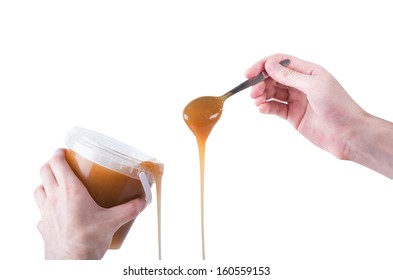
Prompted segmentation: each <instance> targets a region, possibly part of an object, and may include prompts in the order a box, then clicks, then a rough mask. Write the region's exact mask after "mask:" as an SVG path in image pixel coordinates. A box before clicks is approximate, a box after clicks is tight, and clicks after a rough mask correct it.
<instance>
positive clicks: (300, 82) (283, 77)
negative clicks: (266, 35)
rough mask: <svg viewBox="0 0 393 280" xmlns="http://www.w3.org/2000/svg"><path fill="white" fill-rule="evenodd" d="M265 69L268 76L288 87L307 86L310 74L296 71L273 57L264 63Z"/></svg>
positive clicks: (303, 87) (300, 88) (302, 87)
mask: <svg viewBox="0 0 393 280" xmlns="http://www.w3.org/2000/svg"><path fill="white" fill-rule="evenodd" d="M265 70H266V72H267V73H268V74H269V75H270V77H271V78H272V79H273V80H275V81H276V82H279V83H280V84H283V85H285V86H288V87H293V88H297V89H299V90H302V91H303V89H305V88H307V87H309V85H310V82H311V80H310V79H311V76H310V75H306V74H303V73H299V72H296V71H294V70H292V69H289V68H287V67H284V66H282V65H281V64H280V63H278V62H277V61H275V60H273V59H269V60H267V61H266V63H265Z"/></svg>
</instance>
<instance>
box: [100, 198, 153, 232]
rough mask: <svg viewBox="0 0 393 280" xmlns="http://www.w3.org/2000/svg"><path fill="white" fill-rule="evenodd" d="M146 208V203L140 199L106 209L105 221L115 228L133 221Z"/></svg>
mask: <svg viewBox="0 0 393 280" xmlns="http://www.w3.org/2000/svg"><path fill="white" fill-rule="evenodd" d="M145 208H146V201H145V200H144V199H142V198H136V199H133V200H130V201H128V202H126V203H123V204H121V205H118V206H115V207H112V208H109V209H107V214H106V215H107V221H109V222H110V223H112V224H113V225H114V226H115V227H121V226H122V225H124V224H125V223H127V222H129V221H132V220H134V219H135V218H136V217H137V216H138V215H139V214H140V213H141V212H142V211H143V210H144V209H145Z"/></svg>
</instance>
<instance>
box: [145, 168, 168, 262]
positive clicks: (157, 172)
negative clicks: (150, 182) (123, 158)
mask: <svg viewBox="0 0 393 280" xmlns="http://www.w3.org/2000/svg"><path fill="white" fill-rule="evenodd" d="M140 165H141V167H142V168H145V169H147V170H149V171H150V172H151V173H152V174H153V177H154V180H155V182H156V193H157V228H158V258H159V259H160V260H161V182H162V175H163V174H164V165H162V164H157V163H154V162H151V161H144V162H142V163H141V164H140Z"/></svg>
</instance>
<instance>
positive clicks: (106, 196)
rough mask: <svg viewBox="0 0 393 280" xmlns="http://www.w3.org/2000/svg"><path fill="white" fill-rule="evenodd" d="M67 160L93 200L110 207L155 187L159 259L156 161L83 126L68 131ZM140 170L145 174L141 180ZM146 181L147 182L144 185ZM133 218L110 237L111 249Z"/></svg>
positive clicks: (159, 171)
mask: <svg viewBox="0 0 393 280" xmlns="http://www.w3.org/2000/svg"><path fill="white" fill-rule="evenodd" d="M65 143H66V145H67V146H68V149H67V150H66V153H65V155H66V160H67V162H68V164H69V165H70V167H71V168H72V170H73V171H74V173H75V175H76V176H77V177H78V178H79V179H80V181H81V182H82V183H83V184H84V185H85V187H86V188H87V190H88V192H89V194H90V195H91V197H92V198H93V199H94V201H95V202H96V203H97V204H98V205H99V206H101V207H104V208H111V207H114V206H117V205H120V204H123V203H125V202H128V201H130V200H132V199H135V198H146V192H147V191H148V192H149V193H150V186H151V185H152V184H153V183H155V184H156V188H157V209H158V210H157V212H158V213H159V215H158V216H157V218H158V221H157V222H158V240H159V245H158V247H159V258H160V259H161V229H160V227H161V178H162V175H163V170H164V166H163V164H162V163H160V162H159V161H157V160H155V159H154V158H152V157H150V156H148V155H146V154H145V153H143V152H140V151H138V150H136V149H135V148H133V147H131V146H128V145H126V144H123V143H121V142H119V141H117V140H114V139H112V138H109V137H106V136H104V135H102V134H99V133H96V132H94V131H90V130H87V129H82V128H74V129H73V130H72V131H70V132H69V133H68V134H67V137H66V139H65ZM141 173H143V174H144V176H145V177H144V178H146V182H145V185H144V183H143V182H142V181H141V177H140V176H141ZM146 184H147V185H148V186H147V187H146ZM133 223H134V220H133V221H130V222H128V223H126V224H124V225H123V226H121V227H120V228H119V229H118V230H117V231H116V233H115V234H114V236H113V238H112V242H111V245H110V248H111V249H119V248H120V247H121V245H122V243H123V242H124V240H125V238H126V236H127V233H128V231H129V230H130V228H131V226H132V224H133Z"/></svg>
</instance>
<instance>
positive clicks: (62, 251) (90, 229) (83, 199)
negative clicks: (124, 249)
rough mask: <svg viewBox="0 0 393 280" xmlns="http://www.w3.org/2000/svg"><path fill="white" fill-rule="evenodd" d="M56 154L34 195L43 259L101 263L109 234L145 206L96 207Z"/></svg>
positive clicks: (131, 203) (139, 201) (142, 203)
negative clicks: (39, 217) (84, 260)
mask: <svg viewBox="0 0 393 280" xmlns="http://www.w3.org/2000/svg"><path fill="white" fill-rule="evenodd" d="M64 152H65V150H63V149H60V150H57V151H56V152H55V153H54V154H53V156H52V158H51V159H50V160H49V162H48V163H46V164H44V165H43V166H42V167H41V170H40V173H41V178H42V185H40V186H39V187H38V188H37V189H36V190H35V192H34V196H35V199H36V201H37V204H38V207H39V209H40V212H41V218H42V220H41V221H40V222H39V223H38V230H39V231H40V233H41V235H42V237H43V239H44V243H45V258H46V259H101V258H102V257H103V256H104V254H105V252H106V251H107V250H108V248H109V246H110V243H111V240H112V237H113V234H114V233H115V232H116V230H117V229H119V228H120V227H121V226H122V225H123V224H125V223H127V222H129V221H131V220H134V219H135V218H136V217H137V216H138V214H139V213H140V212H142V211H143V209H144V208H145V206H146V203H145V201H144V200H143V199H135V200H132V201H129V202H127V203H124V204H122V205H119V206H116V207H113V208H109V209H107V208H102V207H100V206H99V205H97V204H96V202H95V201H94V200H93V199H92V197H91V196H90V194H89V193H88V191H87V189H86V188H85V186H84V185H83V184H82V183H81V182H80V180H79V179H78V178H77V177H76V176H75V174H74V173H73V171H72V170H71V168H70V166H69V165H68V163H67V161H66V159H65V155H64Z"/></svg>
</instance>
